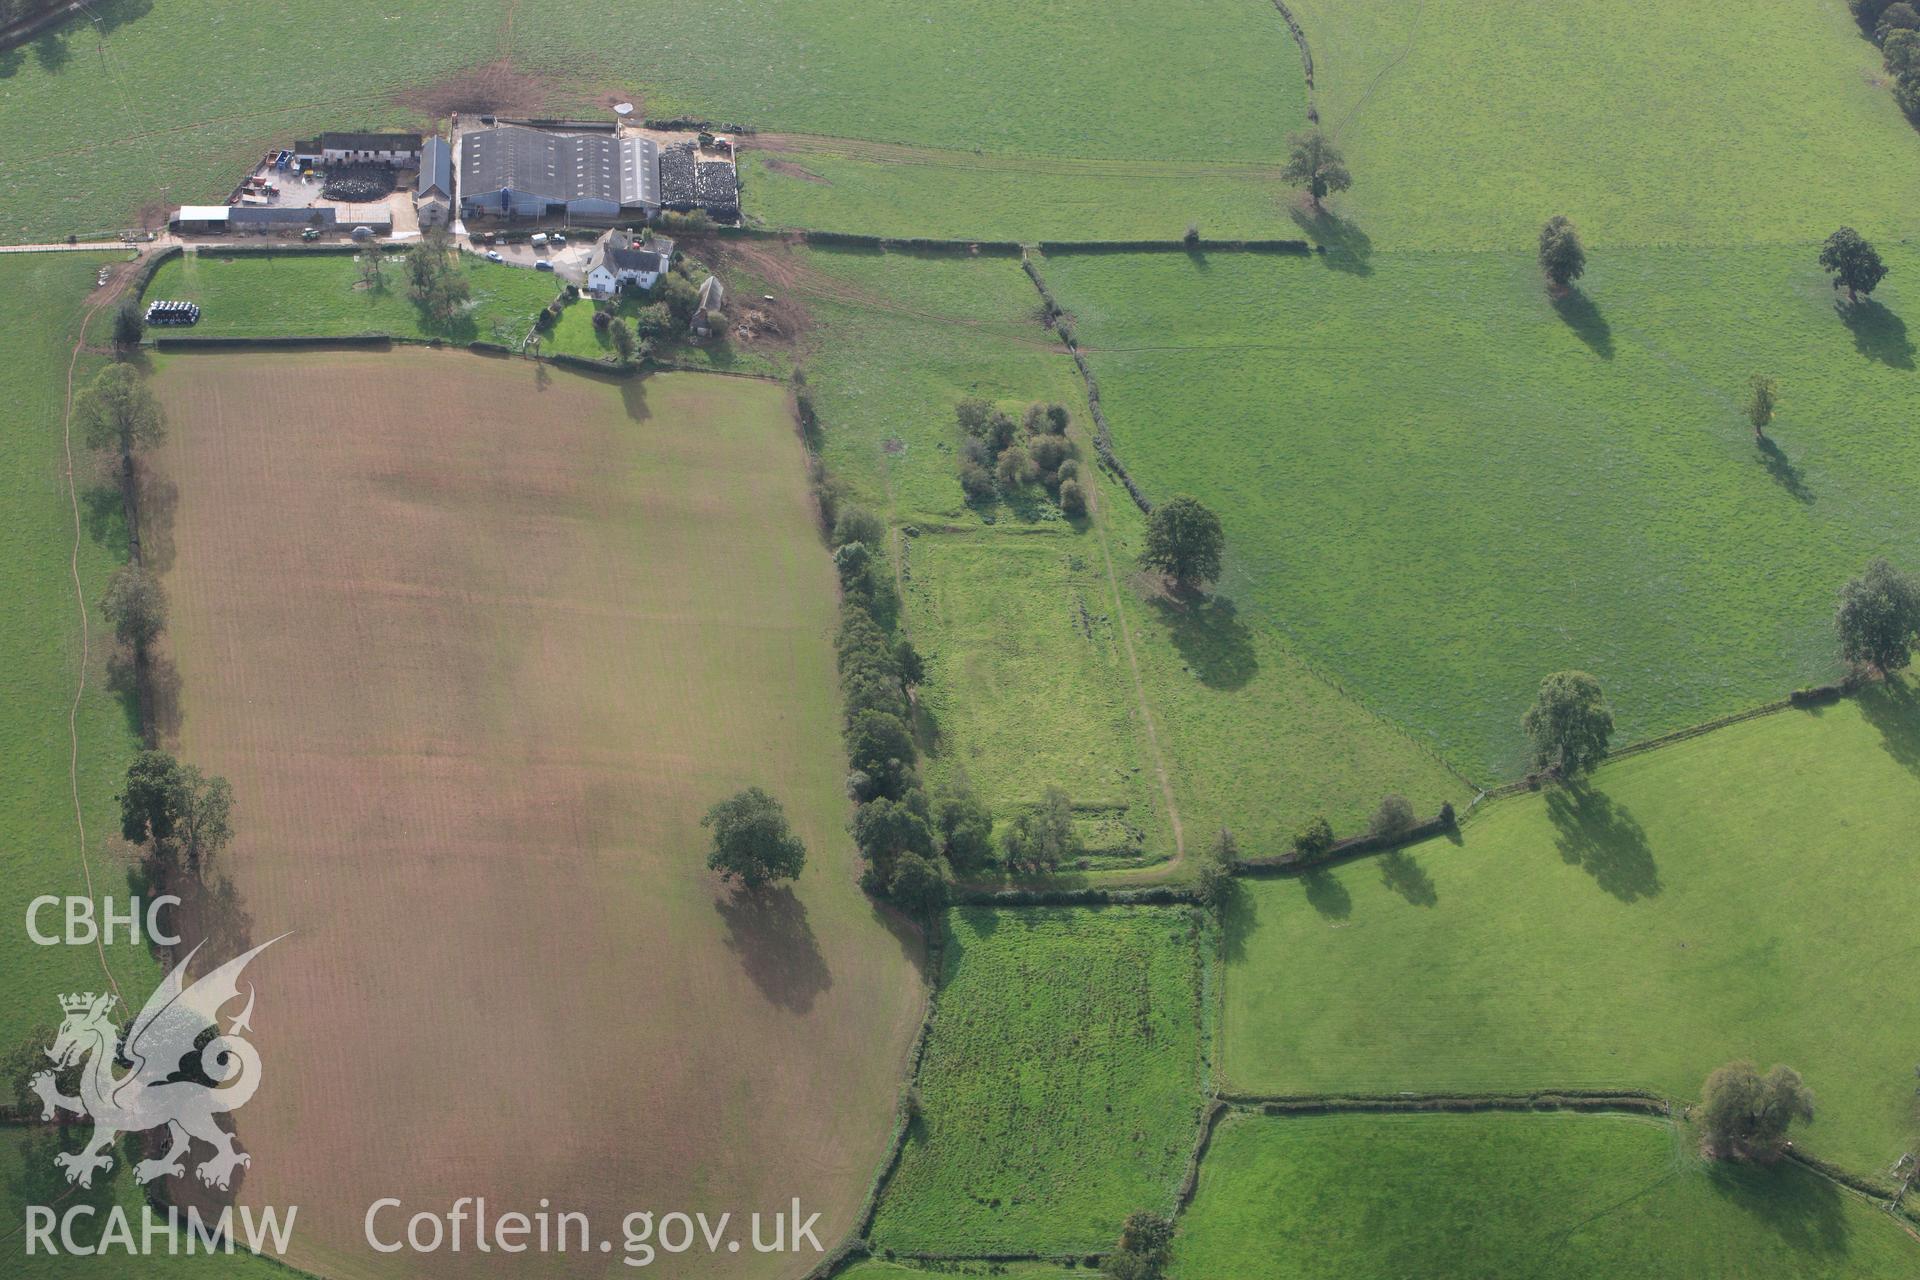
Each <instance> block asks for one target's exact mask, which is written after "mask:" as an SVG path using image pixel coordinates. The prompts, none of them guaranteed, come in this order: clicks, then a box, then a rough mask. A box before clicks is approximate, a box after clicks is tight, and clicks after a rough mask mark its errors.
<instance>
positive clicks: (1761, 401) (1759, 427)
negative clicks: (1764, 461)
mask: <svg viewBox="0 0 1920 1280" xmlns="http://www.w3.org/2000/svg"><path fill="white" fill-rule="evenodd" d="M1778 403H1779V398H1778V395H1777V394H1776V391H1775V387H1774V382H1773V379H1772V378H1769V377H1768V376H1767V375H1766V374H1764V373H1756V374H1754V375H1753V377H1751V378H1749V379H1747V421H1748V422H1751V423H1752V424H1753V438H1754V439H1755V440H1765V439H1766V438H1767V425H1768V424H1769V423H1771V422H1772V421H1773V409H1774V406H1775V405H1776V404H1778Z"/></svg>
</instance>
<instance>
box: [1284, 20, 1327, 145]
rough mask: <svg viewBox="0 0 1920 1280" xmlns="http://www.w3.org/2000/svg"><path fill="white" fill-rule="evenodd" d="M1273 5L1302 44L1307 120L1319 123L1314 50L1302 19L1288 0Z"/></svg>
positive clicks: (1301, 63)
mask: <svg viewBox="0 0 1920 1280" xmlns="http://www.w3.org/2000/svg"><path fill="white" fill-rule="evenodd" d="M1273 7H1274V8H1276V9H1278V10H1279V11H1280V20H1281V21H1282V22H1285V23H1286V24H1287V31H1288V33H1289V34H1291V35H1292V36H1293V42H1294V43H1295V44H1297V45H1299V46H1300V69H1301V70H1302V71H1304V72H1305V73H1306V77H1307V120H1308V122H1309V123H1311V124H1319V123H1320V109H1319V108H1318V107H1316V106H1314V104H1313V50H1312V49H1311V48H1310V47H1309V46H1308V45H1307V33H1306V32H1305V31H1304V30H1302V29H1301V26H1300V20H1299V19H1298V18H1296V17H1294V16H1293V10H1291V9H1289V8H1287V5H1286V0H1273Z"/></svg>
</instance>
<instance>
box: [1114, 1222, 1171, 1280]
mask: <svg viewBox="0 0 1920 1280" xmlns="http://www.w3.org/2000/svg"><path fill="white" fill-rule="evenodd" d="M1172 1249H1173V1219H1171V1218H1168V1217H1166V1216H1164V1215H1163V1214H1158V1213H1153V1212H1151V1211H1149V1210H1146V1209H1139V1210H1136V1211H1134V1212H1133V1213H1130V1214H1128V1215H1127V1220H1126V1223H1125V1224H1124V1225H1123V1226H1122V1227H1121V1228H1120V1241H1119V1243H1118V1244H1116V1245H1115V1246H1114V1248H1113V1252H1112V1253H1109V1254H1108V1255H1107V1256H1106V1260H1105V1261H1104V1262H1103V1263H1102V1264H1101V1270H1102V1271H1104V1272H1106V1274H1107V1275H1109V1276H1111V1277H1112V1278H1113V1280H1159V1278H1160V1277H1161V1276H1163V1275H1165V1274H1166V1270H1167V1258H1168V1255H1169V1254H1170V1253H1171V1252H1172Z"/></svg>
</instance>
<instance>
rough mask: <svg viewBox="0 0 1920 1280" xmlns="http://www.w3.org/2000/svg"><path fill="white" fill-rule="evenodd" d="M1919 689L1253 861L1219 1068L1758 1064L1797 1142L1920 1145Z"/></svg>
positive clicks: (1681, 1093)
mask: <svg viewBox="0 0 1920 1280" xmlns="http://www.w3.org/2000/svg"><path fill="white" fill-rule="evenodd" d="M1916 830H1920V689H1916V687H1915V685H1914V683H1913V682H1912V681H1906V682H1904V683H1896V684H1893V685H1887V686H1876V687H1873V688H1870V689H1869V690H1868V691H1866V692H1864V693H1862V694H1861V695H1860V696H1859V697H1858V698H1856V699H1853V700H1849V701H1845V702H1841V703H1838V704H1835V705H1832V706H1828V707H1825V708H1821V709H1818V710H1811V711H1781V712H1777V713H1774V714H1772V715H1768V716H1763V717H1760V718H1758V719H1754V720H1749V721H1746V722H1743V723H1741V724H1738V725H1734V726H1731V727H1729V728H1725V729H1720V730H1716V731H1715V732H1712V733H1709V734H1705V735H1703V736H1700V737H1697V738H1693V739H1690V740H1688V741H1686V742H1683V743H1679V744H1677V745H1674V746H1670V747H1665V748H1661V749H1658V750H1655V751H1650V752H1646V753H1644V754H1639V755H1635V756H1631V757H1628V758H1626V759H1623V760H1620V761H1617V762H1615V763H1613V764H1610V765H1607V766H1605V767H1604V768H1602V769H1601V770H1599V772H1598V773H1597V774H1596V775H1595V776H1594V777H1593V779H1592V780H1591V782H1590V783H1589V784H1587V785H1584V786H1582V787H1580V788H1578V789H1572V790H1569V789H1555V790H1551V791H1548V792H1545V793H1536V794H1523V795H1521V796H1519V797H1515V798H1511V799H1505V800H1499V801H1495V802H1493V803H1492V804H1491V806H1490V807H1489V808H1487V809H1486V810H1484V811H1482V812H1479V813H1476V814H1475V815H1474V816H1473V818H1472V819H1471V820H1470V821H1469V822H1467V823H1466V824H1465V826H1464V828H1463V831H1462V833H1461V835H1460V837H1459V840H1458V841H1457V842H1456V841H1449V840H1433V841H1428V842H1426V843H1424V844H1420V845H1417V846H1415V847H1413V848H1411V849H1407V850H1405V851H1402V852H1399V853H1396V854H1393V855H1391V856H1388V857H1375V858H1366V859H1362V860H1359V861H1356V862H1352V863H1348V864H1346V865H1344V866H1342V867H1339V868H1337V869H1335V870H1330V871H1323V872H1320V873H1317V874H1315V875H1311V876H1308V877H1305V878H1288V879H1280V880H1265V881H1250V882H1246V883H1245V892H1244V894H1243V895H1242V897H1241V905H1240V907H1239V908H1238V909H1237V911H1236V912H1235V914H1234V917H1233V919H1232V920H1231V921H1230V927H1229V929H1228V937H1227V948H1228V965H1227V970H1226V980H1225V986H1224V990H1225V1001H1224V1013H1223V1017H1222V1040H1223V1048H1222V1050H1221V1056H1222V1063H1223V1070H1224V1073H1225V1075H1226V1077H1227V1078H1228V1079H1229V1080H1230V1081H1231V1082H1232V1085H1233V1087H1234V1088H1237V1089H1240V1090H1245V1091H1249V1092H1255V1093H1262V1094H1298V1093H1330V1092H1361V1093H1382V1092H1395V1091H1399V1090H1416V1091H1449V1090H1460V1091H1475V1090H1492V1091H1502V1092H1505V1091H1525V1090H1531V1089H1543V1088H1580V1087H1598V1088H1620V1087H1631V1088H1648V1089H1655V1090H1658V1091H1660V1092H1662V1093H1664V1094H1666V1095H1668V1096H1669V1097H1672V1098H1676V1099H1680V1100H1687V1099H1692V1098H1696V1097H1698V1096H1699V1090H1700V1085H1701V1082H1702V1081H1703V1080H1704V1079H1705V1078H1706V1076H1707V1073H1708V1072H1710V1071H1712V1070H1713V1069H1714V1068H1715V1067H1718V1066H1720V1065H1721V1064H1723V1063H1725V1062H1728V1061H1732V1060H1734V1059H1739V1058H1751V1059H1753V1060H1754V1061H1756V1062H1758V1063H1759V1064H1760V1065H1761V1067H1762V1068H1763V1069H1764V1068H1765V1067H1767V1066H1769V1065H1771V1064H1773V1063H1777V1062H1784V1063H1787V1064H1789V1065H1791V1066H1793V1067H1795V1068H1796V1069H1798V1070H1799V1071H1800V1072H1801V1073H1802V1074H1803V1075H1804V1076H1805V1077H1806V1080H1807V1082H1808V1084H1809V1086H1810V1087H1811V1088H1812V1089H1813V1091H1814V1094H1815V1095H1816V1097H1817V1098H1818V1099H1819V1102H1820V1105H1819V1109H1818V1115H1817V1117H1816V1118H1815V1120H1814V1121H1813V1123H1812V1124H1810V1125H1807V1126H1805V1127H1804V1128H1802V1129H1799V1130H1797V1131H1796V1134H1795V1141H1796V1142H1797V1143H1798V1144H1799V1145H1800V1146H1802V1147H1804V1148H1806V1149H1808V1150H1811V1151H1813V1152H1816V1153H1818V1154H1819V1155H1821V1156H1824V1157H1826V1158H1827V1159H1830V1160H1833V1161H1836V1162H1838V1163H1839V1164H1841V1165H1844V1166H1845V1167H1846V1168H1848V1169H1850V1170H1853V1171H1855V1172H1857V1173H1860V1174H1862V1175H1866V1176H1870V1177H1884V1176H1885V1175H1886V1174H1887V1171H1888V1169H1889V1168H1890V1166H1891V1165H1892V1164H1893V1162H1894V1160H1895V1159H1896V1158H1897V1157H1898V1156H1899V1155H1900V1154H1901V1153H1902V1152H1904V1151H1909V1150H1912V1149H1913V1144H1914V1142H1915V1140H1916V1139H1920V1110H1917V1109H1916V1108H1917V1107H1920V1098H1917V1096H1916V1093H1915V1076H1914V1064H1915V1061H1916V1053H1915V1049H1914V1046H1915V1044H1916V1042H1920V1014H1916V1012H1915V1008H1914V1005H1913V1002H1912V1001H1911V1000H1909V999H1907V998H1906V997H1905V995H1904V994H1903V993H1904V991H1905V989H1906V987H1907V986H1908V985H1910V984H1909V983H1908V982H1907V979H1906V976H1905V966H1906V964H1907V961H1908V960H1909V959H1910V958H1911V957H1912V955H1913V952H1914V946H1915V941H1914V930H1913V922H1914V920H1915V919H1917V918H1920V879H1917V878H1916V877H1915V876H1914V874H1913V853H1914V848H1913V833H1914V831H1916Z"/></svg>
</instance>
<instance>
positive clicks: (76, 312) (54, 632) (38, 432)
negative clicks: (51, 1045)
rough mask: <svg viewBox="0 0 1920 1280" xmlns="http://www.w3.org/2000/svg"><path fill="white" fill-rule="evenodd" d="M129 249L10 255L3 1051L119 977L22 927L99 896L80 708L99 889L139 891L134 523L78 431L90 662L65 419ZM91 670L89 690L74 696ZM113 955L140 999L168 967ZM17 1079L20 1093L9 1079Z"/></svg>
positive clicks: (1, 693)
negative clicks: (129, 818)
mask: <svg viewBox="0 0 1920 1280" xmlns="http://www.w3.org/2000/svg"><path fill="white" fill-rule="evenodd" d="M123 261H124V258H123V256H122V255H117V254H92V253H60V254H7V255H4V256H0V315H4V316H5V319H6V330H7V334H8V341H9V344H10V345H9V349H8V352H9V354H8V359H7V360H6V361H5V362H4V363H0V509H3V510H5V511H6V513H7V518H6V519H5V520H3V521H0V600H4V601H5V607H4V608H0V671H4V672H5V675H4V677H0V759H5V761H6V762H7V767H6V769H5V770H4V778H3V779H0V868H4V874H0V920H4V922H5V923H4V927H0V972H4V973H5V974H6V975H7V982H6V983H5V984H4V986H0V1046H5V1048H6V1049H8V1050H11V1049H12V1048H13V1047H14V1046H15V1045H18V1044H19V1043H20V1042H21V1041H22V1040H23V1039H25V1038H26V1037H27V1036H28V1034H29V1033H30V1032H31V1031H33V1030H34V1029H35V1028H36V1027H39V1026H41V1025H42V1024H45V1025H47V1026H54V1025H57V1024H58V1023H59V1021H60V1017H61V1014H60V1006H59V1004H58V1003H57V997H58V996H60V995H62V994H64V993H67V992H73V991H90V990H91V991H100V990H105V989H107V987H108V982H107V979H106V976H105V975H104V974H103V973H102V971H101V956H100V954H99V953H98V952H97V951H96V950H95V949H94V948H93V947H91V946H64V945H63V946H49V947H43V946H36V945H34V944H33V943H32V942H31V941H30V940H29V939H28V937H27V933H26V927H25V922H26V915H27V904H28V902H29V901H30V900H31V899H33V898H35V897H38V896H40V895H41V894H56V895H61V896H66V895H80V896H85V895H86V894H87V893H88V889H87V881H86V877H85V874H84V873H83V871H82V867H81V860H80V840H79V835H78V829H77V828H76V826H75V822H74V780H73V779H70V778H69V775H68V763H69V760H70V759H72V758H73V757H72V754H71V753H72V746H71V744H70V742H69V739H68V736H67V716H68V713H69V710H70V709H74V710H75V720H74V726H75V731H76V734H77V736H78V739H79V755H78V778H77V781H78V787H79V798H80V807H81V814H82V816H83V817H84V819H85V822H86V853H87V859H88V862H89V864H90V866H91V869H92V873H93V890H92V894H93V896H94V897H95V898H99V897H103V896H106V895H112V896H114V897H115V898H117V899H118V900H119V901H120V903H121V907H122V909H123V910H124V908H125V902H126V898H127V895H128V892H129V889H128V882H127V874H126V873H127V869H128V867H129V865H130V863H129V861H128V860H127V858H126V857H125V855H124V846H122V845H121V843H120V823H119V813H118V806H117V805H116V804H115V803H114V801H113V795H114V792H115V790H116V789H117V787H118V784H119V780H120V775H121V774H122V773H123V771H124V770H125V768H126V763H127V760H128V759H129V758H131V756H132V755H133V753H134V752H135V751H137V750H138V749H139V737H138V732H137V726H136V725H135V723H134V720H133V716H132V713H131V711H130V708H129V706H128V705H127V704H126V703H123V702H122V700H121V699H120V697H119V696H117V695H116V694H115V693H114V692H113V689H112V688H111V687H110V684H111V681H112V676H111V675H110V672H109V660H110V658H111V656H112V654H113V636H112V633H111V631H110V630H109V629H108V628H107V625H106V622H105V621H104V619H103V618H102V617H101V615H100V611H99V599H100V596H101V594H102V592H103V591H104V590H105V589H106V582H107V576H108V574H110V573H111V572H112V571H113V568H114V567H115V566H116V565H118V564H119V563H120V562H122V561H123V560H125V559H126V546H127V542H126V525H125V522H124V521H123V519H122V518H121V515H120V498H119V492H118V490H117V489H116V488H114V487H112V486H110V485H107V484H103V483H101V481H100V480H99V479H98V478H97V476H98V473H97V472H96V470H95V467H94V463H93V459H92V458H91V457H90V456H89V455H88V453H87V450H86V447H85V445H84V443H82V442H81V441H80V440H78V439H76V440H75V441H74V465H75V479H76V482H77V483H76V488H77V491H78V498H79V512H78V515H77V522H78V530H77V532H78V535H79V537H78V570H79V575H80V585H81V590H82V592H83V594H84V596H85V598H86V602H87V608H88V613H89V618H88V621H89V624H90V625H89V642H88V644H87V647H86V653H85V658H84V661H83V658H82V645H81V635H80V617H79V612H78V605H77V602H76V600H75V598H74V583H73V579H72V577H71V576H70V573H71V567H70V561H69V557H70V556H73V555H74V551H75V536H76V514H75V511H74V507H73V504H72V503H71V502H70V500H69V498H68V494H67V481H66V475H65V470H64V453H63V446H62V430H61V421H62V415H63V411H64V400H65V395H66V377H67V362H68V359H69V357H70V356H71V354H72V350H73V343H74V339H75V337H76V336H77V335H78V332H79V326H80V319H81V316H82V314H83V312H84V311H85V309H86V306H87V301H88V294H89V292H90V291H91V290H92V289H93V286H94V273H95V272H96V271H98V270H99V269H100V267H101V266H102V265H103V264H108V263H112V264H115V265H116V266H118V265H119V264H121V263H122V262H123ZM119 269H121V270H126V269H128V268H126V267H124V266H120V267H119ZM111 321H112V317H111V315H110V314H108V313H106V312H102V313H101V314H100V315H98V316H96V317H95V318H94V320H93V324H92V325H91V326H90V327H89V329H88V336H89V337H90V338H93V339H95V340H97V339H98V338H99V337H100V336H101V335H103V334H104V333H105V332H106V331H107V328H108V326H109V325H110V324H111ZM101 363H102V362H101V361H100V360H99V359H97V358H94V357H83V358H82V359H81V361H80V364H79V367H78V369H77V371H76V384H77V385H79V386H84V385H85V383H86V380H87V379H88V378H90V377H92V375H93V374H94V373H95V372H96V371H97V370H98V369H99V368H100V365H101ZM83 673H84V675H85V677H86V688H85V691H84V692H83V693H81V695H80V697H79V701H78V704H77V708H76V704H75V689H76V687H77V685H78V682H79V680H80V677H81V676H82V674H83ZM40 924H41V927H42V928H43V929H50V930H52V931H53V932H56V933H57V932H60V920H59V913H58V912H57V911H54V912H47V913H45V914H43V915H42V917H41V920H40ZM107 960H108V963H109V964H110V965H111V967H112V973H113V976H114V978H115V979H116V980H117V981H118V983H119V986H120V990H121V993H122V995H123V997H124V998H126V999H127V1000H131V1001H138V1000H140V999H143V998H144V997H145V995H146V992H147V991H148V990H149V989H150V988H151V987H152V984H153V983H154V981H155V979H156V977H157V974H156V971H155V966H154V962H153V960H152V958H151V957H150V956H149V955H148V953H147V950H146V948H145V947H144V946H141V945H132V944H129V943H127V942H126V941H125V940H124V934H121V935H118V936H117V937H116V941H115V945H114V946H112V947H110V948H108V950H107ZM43 1047H44V1046H43ZM6 1089H7V1091H8V1094H7V1096H10V1095H11V1089H12V1084H11V1082H8V1083H7V1085H6Z"/></svg>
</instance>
